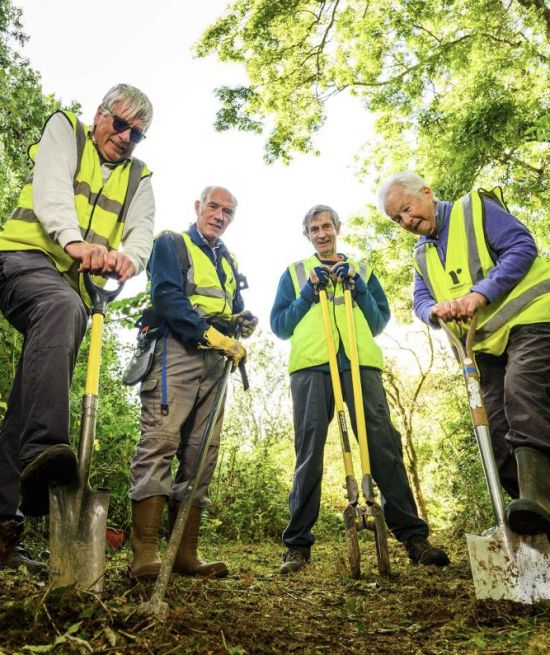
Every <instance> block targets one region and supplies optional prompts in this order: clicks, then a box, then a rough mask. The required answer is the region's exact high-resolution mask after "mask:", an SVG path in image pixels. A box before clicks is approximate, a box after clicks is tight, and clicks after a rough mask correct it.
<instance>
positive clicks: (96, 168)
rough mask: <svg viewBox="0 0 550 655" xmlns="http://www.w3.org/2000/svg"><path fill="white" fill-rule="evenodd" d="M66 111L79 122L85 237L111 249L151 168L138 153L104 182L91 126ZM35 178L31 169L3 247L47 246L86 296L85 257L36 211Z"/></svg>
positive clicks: (77, 189) (1, 236)
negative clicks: (71, 251) (68, 248)
mask: <svg viewBox="0 0 550 655" xmlns="http://www.w3.org/2000/svg"><path fill="white" fill-rule="evenodd" d="M62 113H63V114H64V115H65V116H66V118H67V120H68V121H69V122H70V124H71V126H72V128H73V131H74V134H75V138H76V144H77V168H76V172H75V175H74V182H73V188H74V198H75V209H76V214H77V216H78V224H79V227H80V233H81V235H82V239H83V241H86V242H87V243H97V244H100V245H102V246H105V247H106V248H107V249H108V250H115V249H116V248H118V246H119V245H120V240H121V238H122V233H123V230H124V221H125V219H126V214H127V212H128V208H129V206H130V203H131V201H132V198H133V197H134V195H135V193H136V190H137V188H138V186H139V183H140V182H141V180H142V179H143V178H144V177H148V176H149V175H151V171H149V169H148V168H147V167H146V166H145V164H144V163H143V162H142V161H140V160H139V159H136V158H135V157H133V158H132V159H128V160H125V161H123V162H120V164H118V165H117V166H115V167H114V169H113V171H112V173H111V174H110V176H109V178H108V180H107V181H106V182H105V183H104V182H103V177H102V174H101V159H100V156H99V153H98V151H97V148H96V147H95V144H94V141H93V139H92V134H91V130H90V128H89V127H88V126H86V125H84V124H83V123H81V122H80V121H79V120H78V118H77V117H76V115H75V114H73V113H72V112H69V111H64V112H62ZM50 118H51V116H50ZM48 120H49V119H48ZM39 146H40V143H35V144H33V145H32V146H31V147H30V148H29V157H30V158H31V159H32V161H33V162H34V161H35V157H36V153H37V151H38V148H39ZM32 180H33V174H32V172H31V174H30V175H29V177H28V179H27V181H26V182H25V185H24V186H23V188H22V190H21V193H20V194H19V201H18V204H17V207H16V209H15V210H14V212H13V213H12V215H11V217H10V218H9V219H8V220H7V221H6V224H5V226H4V229H3V230H2V231H0V250H38V251H41V252H43V253H44V254H45V255H47V256H48V257H49V259H50V260H51V261H52V263H53V264H54V265H55V267H56V268H57V270H58V271H59V272H60V273H62V274H63V275H65V276H66V278H67V279H68V281H69V283H70V284H71V286H72V287H73V288H74V289H75V290H76V291H78V292H79V293H80V295H81V296H82V297H83V299H84V300H85V301H86V300H87V294H86V291H85V289H84V285H83V283H82V280H81V277H82V276H81V275H80V276H79V274H78V273H77V269H78V267H79V263H78V262H75V261H74V259H72V257H70V256H69V255H68V254H67V253H66V252H65V251H64V250H63V248H62V247H61V246H60V245H59V243H57V241H54V239H53V238H52V236H50V235H49V234H48V233H47V232H46V231H45V229H44V227H43V226H42V223H40V221H39V220H38V218H37V216H36V214H35V213H34V209H33V200H32ZM104 281H105V280H104V279H103V278H101V277H97V276H94V282H96V284H103V283H104Z"/></svg>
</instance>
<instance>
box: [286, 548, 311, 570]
mask: <svg viewBox="0 0 550 655" xmlns="http://www.w3.org/2000/svg"><path fill="white" fill-rule="evenodd" d="M309 558H310V554H309V548H289V549H288V550H287V551H286V553H285V554H284V555H283V563H282V564H281V567H280V568H279V573H282V574H283V575H286V574H287V573H295V572H296V571H299V570H300V569H302V568H303V567H304V566H305V565H306V564H307V563H308V562H309Z"/></svg>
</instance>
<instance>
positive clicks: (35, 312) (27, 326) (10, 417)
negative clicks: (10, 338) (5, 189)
mask: <svg viewBox="0 0 550 655" xmlns="http://www.w3.org/2000/svg"><path fill="white" fill-rule="evenodd" d="M0 310H1V311H2V313H3V314H4V316H5V317H6V319H7V320H8V321H9V323H11V325H13V327H15V328H16V329H17V330H18V331H19V332H21V334H22V335H23V337H24V341H23V348H22V350H21V354H20V358H19V363H18V364H17V369H16V371H15V378H14V381H13V384H12V388H11V392H10V395H9V398H8V408H7V412H6V416H5V418H4V423H3V425H2V428H1V429H0V520H8V519H11V518H14V517H21V514H20V512H19V510H18V506H19V501H20V491H19V478H20V470H21V468H22V466H23V465H24V464H25V463H26V462H27V461H28V460H31V459H33V458H34V457H36V456H37V455H39V454H40V453H41V452H42V451H44V450H46V449H47V448H49V447H51V446H55V445H57V444H68V443H69V391H70V387H71V382H72V377H73V370H74V366H75V362H76V357H77V354H78V349H79V347H80V344H81V342H82V339H83V338H84V334H85V332H86V324H87V320H88V314H87V312H86V308H85V307H84V303H83V302H82V300H81V298H80V296H79V295H78V294H77V293H76V291H74V290H73V289H72V288H71V287H70V286H69V284H68V283H67V282H66V281H65V280H64V279H63V277H62V276H61V275H60V274H59V273H58V271H57V270H56V268H55V266H54V265H53V264H52V263H51V262H50V260H49V259H48V258H47V257H46V256H45V255H43V254H42V253H39V252H34V251H15V252H0Z"/></svg>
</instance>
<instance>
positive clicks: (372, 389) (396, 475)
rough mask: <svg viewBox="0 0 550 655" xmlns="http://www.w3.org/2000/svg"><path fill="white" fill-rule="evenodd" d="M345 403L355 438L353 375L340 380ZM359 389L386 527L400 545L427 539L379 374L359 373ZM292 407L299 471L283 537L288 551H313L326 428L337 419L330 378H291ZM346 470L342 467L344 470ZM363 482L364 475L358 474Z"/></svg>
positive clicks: (314, 374) (310, 374)
mask: <svg viewBox="0 0 550 655" xmlns="http://www.w3.org/2000/svg"><path fill="white" fill-rule="evenodd" d="M340 379H341V381H342V392H343V395H344V400H345V402H346V404H347V406H348V408H349V410H350V418H351V423H352V427H353V431H354V432H355V433H356V422H355V407H354V402H353V390H352V384H351V373H350V371H347V372H344V373H342V374H341V375H340ZM361 387H362V392H363V405H364V408H365V422H366V425H367V433H368V442H369V454H370V460H371V469H372V475H373V478H374V480H375V481H376V483H377V485H378V488H379V489H380V493H381V495H382V504H383V507H384V514H385V519H386V523H387V524H388V528H389V529H390V530H391V531H392V532H393V534H394V535H395V537H396V538H397V539H398V540H399V541H405V540H406V539H409V538H410V537H412V536H416V535H419V536H424V537H426V536H427V535H428V526H427V525H426V523H425V522H424V521H423V520H422V519H421V518H420V517H419V516H418V511H417V508H416V503H415V501H414V498H413V495H412V491H411V488H410V486H409V481H408V478H407V474H406V471H405V466H404V464H403V452H402V446H401V435H400V434H399V432H398V431H397V430H396V429H395V428H394V427H393V425H392V423H391V419H390V413H389V408H388V403H387V400H386V394H385V392H384V387H383V385H382V377H381V374H380V371H378V370H376V369H361ZM290 390H291V392H292V400H293V405H294V436H295V450H296V466H295V469H294V479H293V483H292V491H291V492H290V497H289V506H290V515H291V518H290V523H289V524H288V526H287V527H286V529H285V531H284V533H283V542H284V543H285V544H286V545H287V546H290V547H291V546H300V547H309V546H311V545H312V544H313V542H314V537H313V534H312V532H311V530H312V528H313V526H314V525H315V522H316V521H317V517H318V516H319V508H320V503H321V481H322V477H323V453H324V448H325V442H326V438H327V432H328V426H329V424H330V421H331V419H332V416H333V414H334V395H333V393H332V384H331V380H330V374H329V373H324V372H322V371H311V370H307V369H305V370H302V371H297V372H296V373H293V374H292V375H291V376H290ZM342 466H343V465H342ZM356 476H357V477H358V482H359V483H360V475H358V474H357V472H356Z"/></svg>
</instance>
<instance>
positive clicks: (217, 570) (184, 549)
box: [169, 500, 229, 578]
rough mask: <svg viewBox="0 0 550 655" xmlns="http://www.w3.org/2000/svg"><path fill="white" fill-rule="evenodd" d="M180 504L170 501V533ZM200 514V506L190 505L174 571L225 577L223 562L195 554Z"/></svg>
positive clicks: (185, 573)
mask: <svg viewBox="0 0 550 655" xmlns="http://www.w3.org/2000/svg"><path fill="white" fill-rule="evenodd" d="M180 504H181V503H179V502H178V501H177V500H171V501H170V505H169V530H170V533H172V528H173V527H174V523H175V521H176V517H177V515H178V511H179V508H180ZM201 515H202V508H201V507H195V506H193V505H192V506H191V509H190V510H189V516H188V518H187V524H186V526H185V530H184V531H183V536H182V538H181V544H180V548H179V550H178V553H177V555H176V560H175V562H174V573H179V574H180V575H202V576H207V577H210V578H225V576H226V575H227V574H228V573H229V571H228V569H227V566H226V565H225V564H224V563H223V562H203V561H202V560H201V559H200V557H198V555H197V542H198V539H199V528H200V522H201Z"/></svg>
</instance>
